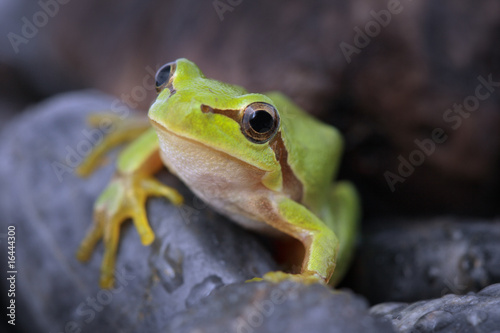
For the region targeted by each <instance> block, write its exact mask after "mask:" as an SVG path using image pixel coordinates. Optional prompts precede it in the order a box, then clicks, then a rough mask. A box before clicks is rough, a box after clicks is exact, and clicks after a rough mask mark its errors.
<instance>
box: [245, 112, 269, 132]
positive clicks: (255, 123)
mask: <svg viewBox="0 0 500 333" xmlns="http://www.w3.org/2000/svg"><path fill="white" fill-rule="evenodd" d="M273 124H274V120H273V116H271V115H270V114H269V112H267V111H264V110H258V111H255V112H254V114H253V115H252V118H250V126H252V128H253V129H254V131H256V132H258V133H266V132H268V131H269V130H271V128H272V127H273Z"/></svg>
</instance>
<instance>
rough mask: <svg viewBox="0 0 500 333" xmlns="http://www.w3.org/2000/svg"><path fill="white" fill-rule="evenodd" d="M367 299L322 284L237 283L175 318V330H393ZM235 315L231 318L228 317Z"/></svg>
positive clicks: (292, 332) (341, 332) (170, 326)
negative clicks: (371, 310)
mask: <svg viewBox="0 0 500 333" xmlns="http://www.w3.org/2000/svg"><path fill="white" fill-rule="evenodd" d="M366 308H367V303H366V301H365V300H364V299H362V298H361V297H360V296H357V295H354V294H353V293H352V292H347V291H333V290H332V289H330V288H328V287H324V286H321V285H318V284H315V285H310V286H305V285H302V284H297V283H292V282H282V283H280V284H269V283H246V284H233V285H229V286H226V287H223V288H221V289H220V290H217V291H214V292H213V294H212V295H210V296H209V297H207V298H205V299H203V300H202V301H201V302H200V303H199V304H197V305H196V306H194V307H192V308H190V309H188V310H187V311H185V312H183V313H180V314H179V315H177V316H175V317H174V318H173V319H172V320H171V321H169V324H168V325H167V328H168V330H167V331H169V332H204V333H220V332H237V333H240V332H241V333H243V332H245V333H252V332H259V333H268V332H269V333H274V332H287V333H302V332H330V333H335V332H339V333H344V332H392V331H393V330H392V327H391V325H390V324H389V323H388V322H385V321H382V320H378V319H377V318H373V317H370V316H368V315H367V311H366ZM228 318H229V320H228Z"/></svg>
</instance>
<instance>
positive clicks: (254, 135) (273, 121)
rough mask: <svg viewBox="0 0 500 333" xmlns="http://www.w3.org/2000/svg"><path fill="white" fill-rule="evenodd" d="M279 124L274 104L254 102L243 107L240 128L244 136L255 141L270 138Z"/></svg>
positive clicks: (276, 130)
mask: <svg viewBox="0 0 500 333" xmlns="http://www.w3.org/2000/svg"><path fill="white" fill-rule="evenodd" d="M279 126H280V117H279V114H278V111H276V109H275V108H274V106H272V105H270V104H267V103H261V102H256V103H252V104H250V105H248V106H247V107H246V108H245V112H244V114H243V118H242V119H241V129H242V132H243V134H244V135H245V136H246V138H247V139H248V140H250V141H252V142H255V143H266V142H267V141H269V140H271V139H272V138H273V137H274V135H275V134H276V132H278V128H279Z"/></svg>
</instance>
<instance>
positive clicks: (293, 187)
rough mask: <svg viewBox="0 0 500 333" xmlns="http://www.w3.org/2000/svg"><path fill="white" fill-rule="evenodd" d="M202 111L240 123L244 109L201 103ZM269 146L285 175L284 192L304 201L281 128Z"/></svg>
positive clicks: (294, 198) (300, 185)
mask: <svg viewBox="0 0 500 333" xmlns="http://www.w3.org/2000/svg"><path fill="white" fill-rule="evenodd" d="M201 112H203V113H216V114H221V115H223V116H226V117H228V118H231V119H233V120H234V121H236V122H237V123H238V124H240V123H241V118H242V117H243V111H242V110H231V109H228V110H221V109H214V108H212V107H210V106H208V105H205V104H202V105H201ZM269 146H270V147H271V149H272V150H273V152H274V155H275V156H276V160H277V161H278V162H279V164H280V166H281V173H282V175H283V192H284V193H285V194H287V195H288V196H289V197H290V198H291V199H292V200H294V201H297V202H302V197H303V194H304V188H303V186H302V183H301V182H300V180H299V179H298V178H297V177H296V176H295V173H294V172H293V170H292V168H291V167H290V165H289V164H288V151H287V149H286V146H285V143H284V142H283V138H282V137H281V130H280V131H278V133H276V135H275V136H274V138H273V139H272V140H271V141H269Z"/></svg>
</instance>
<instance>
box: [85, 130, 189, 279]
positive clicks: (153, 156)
mask: <svg viewBox="0 0 500 333" xmlns="http://www.w3.org/2000/svg"><path fill="white" fill-rule="evenodd" d="M161 166H162V163H161V160H160V155H159V146H158V138H157V136H156V133H155V131H154V130H153V129H150V130H148V131H147V132H146V133H144V134H143V135H142V136H141V137H139V138H138V139H137V140H136V141H134V142H133V143H132V144H131V145H130V146H128V147H127V148H126V149H125V150H123V152H121V154H120V156H119V157H118V161H117V170H116V173H115V175H114V177H113V179H112V180H111V182H110V183H109V184H108V186H107V187H106V189H105V190H104V191H103V192H102V194H101V195H100V196H99V198H98V199H97V201H96V204H95V206H94V223H93V225H92V227H91V228H90V230H89V232H88V233H87V235H86V237H85V239H84V240H83V241H82V243H81V244H80V248H79V249H78V252H77V257H78V259H80V260H82V261H86V260H88V259H89V258H90V256H91V254H92V252H93V250H94V248H95V246H96V244H97V242H98V241H99V240H100V239H101V238H102V239H103V240H104V247H105V250H104V251H105V252H104V258H103V261H102V266H101V279H100V285H101V287H102V288H111V287H112V286H113V283H114V267H115V258H116V251H117V247H118V242H119V235H120V226H121V224H122V222H123V221H125V220H126V219H129V218H131V219H132V220H133V223H134V225H135V227H136V229H137V231H138V233H139V235H140V238H141V242H142V243H143V244H144V245H149V244H151V242H153V240H154V233H153V231H152V229H151V227H150V225H149V223H148V220H147V216H146V211H145V204H146V199H147V198H148V197H149V196H163V197H166V198H167V199H169V200H170V201H172V202H173V203H174V204H180V203H182V196H181V195H180V194H179V193H178V192H177V191H176V190H174V189H173V188H170V187H168V186H165V185H163V184H162V183H160V182H159V181H157V180H156V179H154V178H153V174H154V173H156V172H157V171H158V170H159V169H160V168H161Z"/></svg>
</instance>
